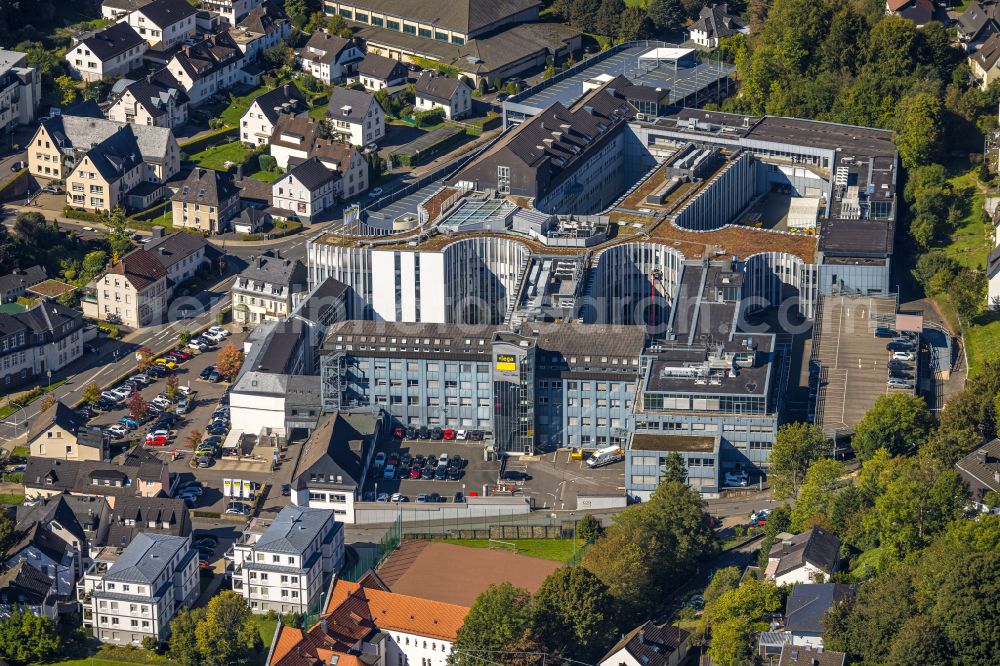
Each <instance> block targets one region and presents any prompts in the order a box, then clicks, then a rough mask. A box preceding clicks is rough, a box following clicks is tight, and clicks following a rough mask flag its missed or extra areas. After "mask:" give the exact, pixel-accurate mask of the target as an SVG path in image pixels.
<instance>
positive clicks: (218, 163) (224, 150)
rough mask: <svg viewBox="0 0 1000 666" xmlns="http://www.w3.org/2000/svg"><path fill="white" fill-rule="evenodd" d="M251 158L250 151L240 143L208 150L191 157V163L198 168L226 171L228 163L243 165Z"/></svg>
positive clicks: (236, 142) (227, 144)
mask: <svg viewBox="0 0 1000 666" xmlns="http://www.w3.org/2000/svg"><path fill="white" fill-rule="evenodd" d="M249 158H250V149H249V148H247V147H246V146H244V145H243V144H242V143H240V142H239V141H234V142H232V143H224V144H222V145H219V146H215V147H214V148H206V149H205V150H203V151H201V152H200V153H195V154H194V155H192V156H191V161H192V162H194V163H195V164H197V165H198V166H201V167H205V168H206V169H214V170H216V171H225V170H226V162H232V163H233V164H243V163H244V162H246V161H247V160H248V159H249Z"/></svg>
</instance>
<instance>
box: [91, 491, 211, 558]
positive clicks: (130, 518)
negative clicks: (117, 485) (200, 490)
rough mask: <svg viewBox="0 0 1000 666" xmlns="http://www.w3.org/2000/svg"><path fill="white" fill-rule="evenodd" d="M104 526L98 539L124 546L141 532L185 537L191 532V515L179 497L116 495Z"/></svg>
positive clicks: (107, 543)
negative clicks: (102, 533)
mask: <svg viewBox="0 0 1000 666" xmlns="http://www.w3.org/2000/svg"><path fill="white" fill-rule="evenodd" d="M106 528H107V531H106V533H105V537H104V539H103V541H102V543H104V544H106V545H108V546H113V547H116V548H125V547H126V546H128V545H129V544H130V543H132V541H133V539H135V538H136V537H137V536H138V535H140V534H142V533H144V532H148V533H151V534H166V535H170V536H181V537H186V536H188V535H189V534H191V515H190V512H189V511H188V508H187V504H185V503H184V500H182V499H174V498H170V497H164V496H162V495H161V496H157V497H119V498H118V501H116V502H115V507H114V509H113V510H112V511H111V512H110V513H109V515H108V519H107V521H106Z"/></svg>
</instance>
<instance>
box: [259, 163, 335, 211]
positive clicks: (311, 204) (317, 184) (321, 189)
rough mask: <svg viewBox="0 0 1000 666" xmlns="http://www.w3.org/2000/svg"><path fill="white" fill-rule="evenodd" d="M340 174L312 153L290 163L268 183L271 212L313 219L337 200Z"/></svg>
mask: <svg viewBox="0 0 1000 666" xmlns="http://www.w3.org/2000/svg"><path fill="white" fill-rule="evenodd" d="M338 180H340V176H339V175H338V174H337V173H336V172H334V171H332V170H331V169H329V168H328V167H327V166H326V165H324V164H323V163H322V162H321V161H320V160H319V159H317V158H315V157H311V158H309V159H307V160H305V161H303V162H300V163H299V164H298V165H296V166H294V167H292V168H291V169H290V170H289V171H288V173H286V174H285V175H284V176H282V177H281V178H279V179H278V180H276V181H275V182H274V185H272V186H271V193H272V197H273V201H274V208H275V209H277V210H278V211H281V213H278V212H274V213H272V214H273V215H274V216H276V217H278V216H280V215H282V214H283V215H284V216H285V217H286V218H287V219H300V220H307V221H308V220H312V219H313V218H315V217H316V216H318V215H320V214H322V213H323V212H324V211H325V210H327V209H328V208H330V207H332V206H333V204H334V202H335V201H336V200H337V195H336V190H337V188H336V183H337V181H338Z"/></svg>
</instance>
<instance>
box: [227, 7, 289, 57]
mask: <svg viewBox="0 0 1000 666" xmlns="http://www.w3.org/2000/svg"><path fill="white" fill-rule="evenodd" d="M291 34H292V21H291V19H289V18H288V15H287V14H286V13H285V12H284V11H283V10H282V9H281V8H280V7H279V6H278V5H277V4H275V3H274V2H272V1H271V0H264V2H262V3H261V4H259V5H258V6H257V7H254V8H253V9H252V10H251V11H250V13H249V14H247V15H246V16H244V17H243V18H242V19H241V20H240V21H239V23H237V24H236V27H234V28H231V29H230V30H229V36H230V37H232V38H233V41H235V42H236V45H237V46H238V47H239V48H240V50H241V51H242V52H243V55H244V56H245V59H246V61H247V62H254V61H256V60H257V59H258V58H259V57H260V55H261V54H262V53H264V52H265V51H267V50H269V49H272V48H274V47H275V46H278V45H279V44H282V43H284V42H286V41H288V37H289V36H290V35H291Z"/></svg>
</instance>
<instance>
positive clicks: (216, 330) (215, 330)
mask: <svg viewBox="0 0 1000 666" xmlns="http://www.w3.org/2000/svg"><path fill="white" fill-rule="evenodd" d="M208 332H209V333H212V334H213V335H221V336H222V337H224V338H228V337H229V336H230V335H232V333H230V332H229V330H228V329H225V328H223V327H221V326H219V325H215V326H209V327H208Z"/></svg>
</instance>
